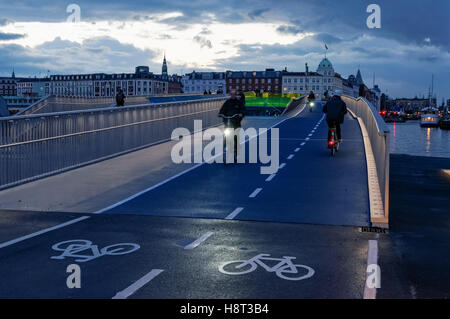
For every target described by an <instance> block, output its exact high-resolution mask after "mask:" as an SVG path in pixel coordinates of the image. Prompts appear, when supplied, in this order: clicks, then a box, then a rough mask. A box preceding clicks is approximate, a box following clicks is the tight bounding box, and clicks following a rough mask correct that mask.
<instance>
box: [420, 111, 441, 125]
mask: <svg viewBox="0 0 450 319" xmlns="http://www.w3.org/2000/svg"><path fill="white" fill-rule="evenodd" d="M420 126H422V127H437V126H439V110H438V109H436V108H434V107H427V108H424V109H423V110H422V111H421V116H420Z"/></svg>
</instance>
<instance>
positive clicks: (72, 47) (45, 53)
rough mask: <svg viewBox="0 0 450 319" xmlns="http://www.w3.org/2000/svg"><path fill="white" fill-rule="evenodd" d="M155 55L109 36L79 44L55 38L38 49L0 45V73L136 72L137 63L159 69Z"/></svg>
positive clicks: (156, 70)
mask: <svg viewBox="0 0 450 319" xmlns="http://www.w3.org/2000/svg"><path fill="white" fill-rule="evenodd" d="M155 55H156V53H155V52H153V51H150V50H140V49H138V48H136V47H134V46H133V45H129V44H122V43H120V42H119V41H117V40H115V39H112V38H108V37H98V38H91V39H88V40H85V41H83V43H81V44H79V43H76V42H71V41H67V40H62V39H60V38H56V39H55V40H53V41H50V42H45V43H43V44H42V45H39V46H37V47H35V48H30V47H23V46H20V45H1V44H0V61H2V63H1V64H0V74H4V75H7V74H9V73H10V69H11V68H12V67H14V68H15V69H16V70H17V72H16V73H17V74H18V75H21V74H22V75H24V74H37V73H39V72H46V70H50V71H51V73H52V74H56V73H60V74H63V73H69V74H73V73H95V72H106V73H108V72H110V73H114V72H133V71H134V67H135V66H137V65H149V66H150V68H151V69H152V70H154V72H159V70H160V67H161V65H160V64H158V63H156V64H155V63H153V62H152V61H151V59H152V58H154V57H155Z"/></svg>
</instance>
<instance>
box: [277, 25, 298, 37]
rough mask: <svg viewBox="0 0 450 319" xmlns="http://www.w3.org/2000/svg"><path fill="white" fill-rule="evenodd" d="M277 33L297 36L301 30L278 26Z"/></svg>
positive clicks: (293, 26)
mask: <svg viewBox="0 0 450 319" xmlns="http://www.w3.org/2000/svg"><path fill="white" fill-rule="evenodd" d="M277 31H278V32H280V33H285V34H293V35H297V34H299V33H302V32H303V29H301V28H300V27H299V26H296V25H280V26H279V27H278V28H277Z"/></svg>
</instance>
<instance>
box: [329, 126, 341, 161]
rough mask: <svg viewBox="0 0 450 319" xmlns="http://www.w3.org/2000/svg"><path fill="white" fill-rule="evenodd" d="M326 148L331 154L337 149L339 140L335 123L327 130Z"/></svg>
mask: <svg viewBox="0 0 450 319" xmlns="http://www.w3.org/2000/svg"><path fill="white" fill-rule="evenodd" d="M328 148H329V149H330V150H331V156H334V154H335V153H336V152H337V151H339V140H338V139H337V136H336V125H335V124H333V125H332V126H331V127H330V128H329V130H328Z"/></svg>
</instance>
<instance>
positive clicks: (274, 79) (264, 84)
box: [226, 69, 283, 93]
mask: <svg viewBox="0 0 450 319" xmlns="http://www.w3.org/2000/svg"><path fill="white" fill-rule="evenodd" d="M282 75H283V72H282V71H275V70H274V69H266V70H265V71H226V92H230V91H231V90H237V91H243V92H251V91H254V92H268V93H281V88H282Z"/></svg>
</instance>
